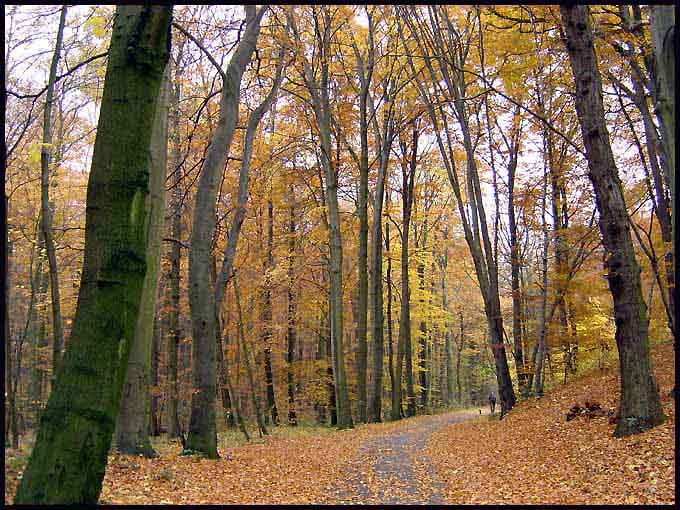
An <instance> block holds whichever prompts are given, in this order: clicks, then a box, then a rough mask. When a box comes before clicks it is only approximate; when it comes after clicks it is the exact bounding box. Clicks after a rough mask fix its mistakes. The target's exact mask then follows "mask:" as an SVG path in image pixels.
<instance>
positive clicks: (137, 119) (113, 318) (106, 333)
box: [14, 5, 172, 504]
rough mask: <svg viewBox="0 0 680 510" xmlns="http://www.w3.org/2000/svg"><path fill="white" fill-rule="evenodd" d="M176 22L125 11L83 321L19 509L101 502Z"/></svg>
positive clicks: (115, 37) (98, 165) (94, 185)
mask: <svg viewBox="0 0 680 510" xmlns="http://www.w3.org/2000/svg"><path fill="white" fill-rule="evenodd" d="M171 14H172V7H165V6H148V5H147V6H133V5H129V6H128V5H124V6H118V7H117V9H116V16H115V20H114V27H113V34H112V38H111V46H110V49H109V61H108V65H107V70H106V78H105V84H104V92H103V97H102V103H101V113H100V116H99V124H98V129H97V137H96V140H95V146H94V154H93V158H92V169H91V172H90V177H89V181H88V189H87V210H86V220H85V256H84V262H83V274H82V278H81V284H80V290H79V294H78V304H77V309H76V315H75V320H74V323H73V328H72V332H71V338H70V340H69V344H68V346H67V349H66V351H65V354H64V359H63V362H62V364H61V367H60V368H59V369H58V371H57V375H56V381H55V385H54V388H53V389H52V393H51V395H50V398H49V400H48V403H47V407H46V408H45V411H44V412H43V414H42V416H41V420H40V427H39V430H38V433H37V438H36V443H35V446H34V448H33V452H32V454H31V457H30V459H29V462H28V465H27V467H26V470H25V471H24V475H23V478H22V480H21V483H20V485H19V488H18V490H17V494H16V496H15V499H14V502H15V503H17V504H19V503H24V504H50V503H52V504H55V503H59V504H74V503H89V504H94V503H96V502H97V500H98V498H99V493H100V491H101V486H102V480H103V478H104V471H105V468H106V460H107V455H108V452H109V447H110V445H111V437H112V434H113V430H114V426H115V420H116V417H117V416H118V408H119V404H120V398H121V395H122V389H123V382H124V380H125V372H126V368H127V360H128V356H129V352H130V348H131V344H132V341H133V337H134V334H135V330H136V326H137V316H138V312H139V304H140V301H141V298H142V288H143V285H144V279H145V274H146V246H147V224H148V220H149V215H148V211H147V209H146V197H147V195H148V193H149V170H148V153H149V146H150V142H151V133H152V129H153V118H154V112H155V109H156V101H157V97H158V95H159V93H160V86H161V82H162V79H163V71H164V69H165V66H166V64H167V61H168V54H169V49H170V39H169V36H170V22H171ZM121 148H123V149H124V150H121Z"/></svg>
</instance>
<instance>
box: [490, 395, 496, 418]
mask: <svg viewBox="0 0 680 510" xmlns="http://www.w3.org/2000/svg"><path fill="white" fill-rule="evenodd" d="M489 407H490V408H491V414H493V411H494V409H496V396H495V395H494V394H493V392H491V393H489Z"/></svg>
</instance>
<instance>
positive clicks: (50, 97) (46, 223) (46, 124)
mask: <svg viewBox="0 0 680 510" xmlns="http://www.w3.org/2000/svg"><path fill="white" fill-rule="evenodd" d="M66 11H67V6H66V5H64V6H62V8H61V16H60V18H59V28H58V30H57V42H56V43H55V46H54V54H53V56H52V64H51V65H50V75H49V79H48V82H47V92H46V94H45V110H44V114H43V115H44V118H43V139H42V146H41V148H40V218H41V221H40V228H41V230H42V233H43V237H44V239H45V249H46V251H47V261H48V264H49V274H50V290H51V293H52V296H51V297H52V329H53V334H54V343H53V356H52V374H53V378H54V377H56V373H57V371H58V368H59V364H60V363H61V350H62V347H63V342H64V335H63V331H62V326H61V298H60V295H59V273H58V268H57V255H56V251H55V246H54V238H53V236H52V210H51V209H50V194H49V193H50V158H51V156H52V103H53V101H54V84H55V81H56V77H57V66H58V64H59V54H60V53H61V44H62V40H63V38H64V26H65V24H66Z"/></svg>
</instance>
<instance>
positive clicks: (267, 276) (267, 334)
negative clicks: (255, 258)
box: [262, 190, 279, 427]
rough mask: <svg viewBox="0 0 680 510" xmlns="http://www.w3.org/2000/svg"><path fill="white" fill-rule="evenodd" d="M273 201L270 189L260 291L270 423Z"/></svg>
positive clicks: (273, 408)
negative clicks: (265, 250) (261, 288)
mask: <svg viewBox="0 0 680 510" xmlns="http://www.w3.org/2000/svg"><path fill="white" fill-rule="evenodd" d="M273 247H274V203H273V202H272V197H271V190H270V195H269V199H268V200H267V257H266V260H265V263H264V268H263V270H264V280H265V281H264V290H263V292H262V298H263V299H262V301H263V303H262V324H263V325H262V328H263V331H262V342H263V344H264V379H265V384H266V387H267V408H266V410H265V413H271V416H272V425H274V426H275V427H276V426H278V424H279V411H278V409H277V408H276V397H275V395H274V375H273V374H272V351H271V342H272V296H271V271H272V270H273V269H274V254H273Z"/></svg>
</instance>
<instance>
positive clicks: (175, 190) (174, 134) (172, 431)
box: [166, 44, 184, 439]
mask: <svg viewBox="0 0 680 510" xmlns="http://www.w3.org/2000/svg"><path fill="white" fill-rule="evenodd" d="M183 50H184V45H183V44H182V45H181V46H180V48H179V52H178V56H177V65H176V66H175V79H174V87H173V91H172V92H173V93H172V95H171V99H170V100H171V105H170V132H171V139H172V151H171V163H170V171H171V172H172V173H173V175H174V179H173V181H172V205H171V208H172V226H171V232H172V239H173V240H174V241H173V242H172V243H171V245H170V276H169V279H170V303H169V309H170V310H169V319H168V345H167V353H168V358H167V385H168V388H167V404H166V409H167V419H168V439H176V438H179V437H180V422H179V411H178V399H179V380H178V377H177V374H178V372H177V364H178V349H179V342H180V337H181V332H180V326H179V324H180V313H181V309H180V268H181V263H182V246H181V244H180V243H181V239H182V195H183V191H184V190H183V186H182V166H181V165H182V156H181V152H180V132H179V130H180V124H179V115H180V111H179V100H180V93H181V77H182V71H183V61H182V56H183V54H184V51H183Z"/></svg>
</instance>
